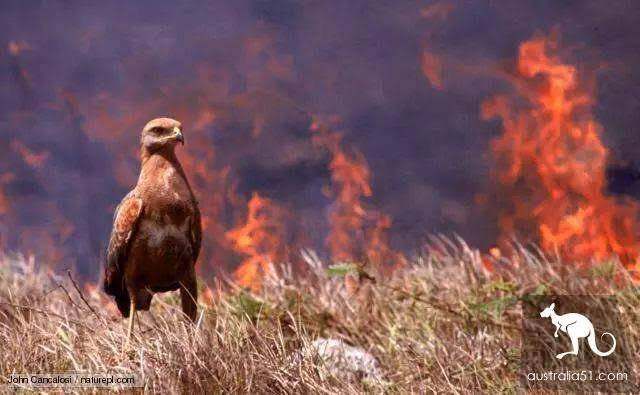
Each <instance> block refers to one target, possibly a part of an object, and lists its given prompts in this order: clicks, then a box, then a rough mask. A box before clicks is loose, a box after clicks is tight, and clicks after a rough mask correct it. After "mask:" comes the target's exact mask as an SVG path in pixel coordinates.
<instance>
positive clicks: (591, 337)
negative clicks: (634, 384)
mask: <svg viewBox="0 0 640 395" xmlns="http://www.w3.org/2000/svg"><path fill="white" fill-rule="evenodd" d="M555 307H556V304H555V303H551V305H550V306H549V307H547V308H545V309H544V310H542V312H541V313H540V317H543V318H551V322H552V323H553V325H555V326H556V332H555V333H554V334H553V336H554V337H558V331H559V330H561V331H563V332H566V333H567V335H569V337H570V338H571V347H572V350H571V351H567V352H563V353H560V354H558V355H556V358H558V359H562V358H563V357H564V356H565V355H569V354H573V355H578V348H579V347H580V343H579V340H580V339H581V338H584V337H586V338H587V341H588V342H589V348H590V349H591V351H593V353H594V354H596V355H599V356H601V357H606V356H608V355H611V354H612V353H613V351H614V350H615V348H616V338H615V337H614V336H613V335H612V334H611V333H609V332H604V333H603V334H602V335H601V336H600V339H602V337H603V336H604V335H609V336H611V338H612V339H613V345H612V346H611V348H610V349H609V351H606V352H602V351H600V350H598V346H597V345H596V331H595V329H594V328H593V324H592V323H591V321H590V320H589V319H588V318H587V317H585V316H584V315H582V314H578V313H569V314H562V315H558V314H556V312H555V311H554V310H553V309H554V308H555Z"/></svg>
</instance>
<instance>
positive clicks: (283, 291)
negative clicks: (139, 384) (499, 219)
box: [0, 239, 640, 393]
mask: <svg viewBox="0 0 640 395" xmlns="http://www.w3.org/2000/svg"><path fill="white" fill-rule="evenodd" d="M516 249H517V251H515V252H514V254H513V256H512V257H511V258H495V257H489V256H485V255H484V254H481V253H480V252H479V251H477V250H473V249H471V248H469V247H468V246H466V245H465V244H464V243H463V242H451V241H449V240H445V239H441V240H440V241H439V242H436V243H434V248H433V249H432V250H431V252H429V253H426V254H425V255H424V256H421V257H416V258H415V259H413V260H411V262H410V263H409V264H407V266H406V267H405V268H403V269H399V270H397V271H396V272H394V274H392V275H386V276H379V275H376V271H375V270H374V269H369V268H368V269H365V270H367V271H369V273H370V274H371V275H372V276H373V277H375V278H376V280H375V282H373V281H370V280H366V279H365V280H363V281H362V282H361V285H360V287H359V289H358V290H357V291H354V292H349V291H347V289H346V287H345V279H344V278H343V277H344V276H345V274H346V273H348V272H352V271H353V265H351V264H344V263H338V264H334V265H330V264H328V263H323V262H320V261H319V260H318V259H317V258H315V256H314V255H313V254H306V255H305V256H306V260H305V262H306V265H307V267H306V268H304V270H302V272H303V273H302V274H297V275H292V274H290V271H289V270H286V266H283V269H282V270H278V271H277V272H278V273H275V274H274V275H273V276H271V277H269V278H268V279H266V280H265V281H264V284H263V286H262V289H261V290H260V291H259V292H250V291H248V290H242V289H239V288H233V287H232V286H231V285H229V284H226V285H223V286H222V287H218V288H217V289H214V290H212V289H205V287H201V291H202V295H201V298H200V300H201V305H200V310H199V316H198V320H197V322H196V324H195V325H194V324H191V323H190V322H189V321H188V320H186V319H185V318H184V316H183V315H182V313H181V312H180V308H179V297H178V295H176V294H172V293H169V294H165V295H164V296H163V297H161V298H156V299H155V300H154V303H153V305H152V308H151V313H147V312H141V313H140V314H139V317H140V320H139V322H140V323H141V324H140V326H139V327H137V328H136V330H135V336H134V338H133V339H132V342H131V347H130V349H129V350H127V351H126V352H123V351H122V350H121V349H122V345H123V343H124V340H125V335H126V321H125V320H123V319H121V318H120V317H119V316H118V315H117V314H116V311H115V309H114V305H113V303H112V302H110V300H109V299H107V298H106V297H104V296H103V295H102V294H101V292H100V291H99V290H92V289H91V287H86V286H83V285H80V284H78V282H77V281H75V280H74V279H73V275H69V274H67V273H62V274H61V273H57V274H53V273H51V272H50V271H49V270H46V269H43V267H45V266H44V265H40V264H39V263H38V262H34V260H33V259H32V258H29V257H26V258H25V257H21V256H4V257H3V258H0V260H1V261H0V349H1V350H2V354H3V358H1V359H0V373H1V374H0V375H1V376H2V378H3V379H4V378H6V377H8V376H9V375H10V374H11V373H23V372H24V373H40V372H76V371H77V372H117V373H127V372H134V373H138V374H141V375H142V376H143V378H144V380H145V385H146V387H145V389H146V390H147V391H149V392H157V393H184V392H193V393H205V392H207V393H211V392H220V391H225V392H234V393H237V392H240V393H265V392H277V393H362V392H373V393H382V392H386V393H408V392H420V393H432V392H438V393H440V392H452V393H460V392H462V393H465V392H470V391H472V392H476V393H477V392H482V393H495V392H498V391H500V392H521V391H520V387H519V379H518V377H519V376H518V369H519V363H520V343H521V336H520V333H521V332H520V329H521V326H520V319H521V315H522V311H521V308H520V304H519V301H520V300H522V298H524V297H527V296H530V295H539V294H589V293H600V294H601V293H607V294H614V295H618V296H620V298H621V299H620V300H621V307H620V308H621V309H626V310H627V311H628V310H629V309H630V310H632V311H635V310H636V309H637V308H638V306H640V290H639V289H638V288H637V287H636V286H635V285H634V284H633V283H632V282H630V279H629V278H628V276H626V275H625V273H624V269H622V268H621V267H620V266H619V265H618V264H617V263H616V262H615V261H614V262H605V263H595V264H594V266H592V267H591V268H589V269H581V270H578V269H574V268H573V267H572V266H571V265H569V264H567V263H562V262H558V260H557V259H548V258H544V257H541V255H540V254H539V253H537V252H532V250H527V249H524V248H519V247H516ZM489 267H491V269H490V270H489ZM298 271H300V270H298ZM346 275H348V276H352V275H353V274H352V273H351V274H346ZM567 279H570V281H568V280H567ZM629 317H631V318H629V320H630V321H629V322H626V323H625V324H626V325H628V326H629V327H630V328H639V327H640V326H639V325H638V324H639V323H640V322H639V321H640V318H638V315H629ZM318 339H332V340H330V342H335V341H337V340H341V341H342V342H343V344H345V345H349V346H352V347H354V349H357V350H360V351H362V352H366V353H368V354H370V355H371V356H373V357H374V358H375V359H376V360H377V364H378V365H377V367H376V369H377V371H376V372H375V373H372V374H368V373H367V372H364V373H363V372H360V374H359V373H358V372H356V374H353V375H349V374H341V373H340V372H341V371H342V370H344V371H345V372H344V373H348V372H347V370H348V367H347V368H340V369H333V370H332V369H331V367H328V366H325V363H323V362H322V361H323V360H322V359H319V358H317V355H316V356H315V357H314V356H313V355H310V353H309V352H306V351H304V350H308V349H309V347H310V346H311V345H314V344H317V342H318ZM322 341H323V340H322ZM628 343H629V345H628V346H629V347H632V348H633V349H634V350H638V349H639V344H640V334H639V333H638V332H637V330H636V329H633V330H631V331H630V340H629V342H628ZM337 344H340V342H338V343H337ZM635 369H636V371H635V372H634V373H635V374H636V375H637V374H638V371H637V369H638V368H637V367H636V368H635ZM4 389H5V390H6V389H7V387H4Z"/></svg>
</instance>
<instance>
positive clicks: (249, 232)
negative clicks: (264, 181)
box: [226, 192, 286, 290]
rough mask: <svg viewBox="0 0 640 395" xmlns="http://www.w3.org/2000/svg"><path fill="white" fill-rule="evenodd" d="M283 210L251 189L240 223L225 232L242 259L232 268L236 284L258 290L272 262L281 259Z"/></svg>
mask: <svg viewBox="0 0 640 395" xmlns="http://www.w3.org/2000/svg"><path fill="white" fill-rule="evenodd" d="M283 217H284V210H283V209H282V208H280V207H279V206H277V205H276V204H275V203H274V202H273V201H272V200H270V199H267V198H265V197H262V196H260V195H259V194H258V193H257V192H254V193H253V195H252V197H251V199H250V200H249V203H248V204H247V218H246V221H245V223H244V224H243V225H241V226H239V227H237V228H234V229H232V230H230V231H228V232H227V233H226V234H227V237H228V239H229V240H230V242H231V245H232V247H233V249H234V250H235V251H236V252H238V253H239V254H241V255H243V256H244V257H245V258H244V260H243V261H242V263H241V264H240V266H239V267H238V268H237V269H236V270H235V272H234V277H235V279H236V281H237V282H238V284H240V285H243V286H247V287H250V288H251V289H254V290H256V289H259V288H260V286H261V284H262V279H263V277H264V276H265V275H267V274H269V273H270V272H271V271H272V270H273V266H272V265H273V264H274V263H277V262H281V261H282V260H283V259H284V258H285V244H284V240H285V236H286V235H285V228H284V224H283Z"/></svg>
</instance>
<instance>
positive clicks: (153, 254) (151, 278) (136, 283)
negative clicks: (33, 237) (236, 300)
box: [103, 118, 202, 339]
mask: <svg viewBox="0 0 640 395" xmlns="http://www.w3.org/2000/svg"><path fill="white" fill-rule="evenodd" d="M140 143H141V154H140V156H141V161H142V167H141V169H140V176H139V178H138V183H137V185H136V186H135V188H133V190H132V191H130V192H129V193H128V194H127V195H126V196H125V197H124V199H123V200H122V202H120V204H119V205H118V207H117V208H116V210H115V213H114V219H113V230H112V232H111V240H110V241H109V248H108V250H107V259H106V266H105V272H104V284H103V286H104V290H105V292H106V293H107V294H109V295H112V296H114V297H115V301H116V304H117V305H118V309H119V310H120V312H121V313H122V315H123V316H124V317H129V333H128V337H127V339H129V337H130V336H131V331H132V329H133V321H134V315H135V314H134V313H135V311H136V310H149V306H150V304H151V299H152V298H153V294H154V293H156V292H166V291H174V290H177V289H180V297H181V302H182V310H183V312H184V313H185V314H186V315H187V316H188V317H189V318H190V319H191V320H195V318H196V312H197V306H196V302H197V283H196V274H195V264H196V260H197V259H198V253H199V252H200V243H201V241H202V227H201V223H200V210H199V209H198V202H197V201H196V198H195V196H194V194H193V191H192V190H191V187H190V186H189V182H188V181H187V177H186V175H185V173H184V170H183V169H182V166H181V165H180V162H179V161H178V158H177V157H176V154H175V147H176V145H177V144H178V143H182V144H184V137H183V135H182V129H181V124H180V122H178V121H176V120H174V119H171V118H157V119H154V120H152V121H150V122H149V123H147V124H146V126H145V127H144V128H143V129H142V136H141V140H140Z"/></svg>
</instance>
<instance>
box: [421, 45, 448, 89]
mask: <svg viewBox="0 0 640 395" xmlns="http://www.w3.org/2000/svg"><path fill="white" fill-rule="evenodd" d="M421 68H422V74H424V76H425V77H426V78H427V80H428V81H429V83H430V84H431V86H433V87H434V88H435V89H442V88H443V82H442V60H441V59H440V57H439V56H438V55H436V54H435V53H433V52H429V51H427V50H425V51H424V52H422V62H421Z"/></svg>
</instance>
